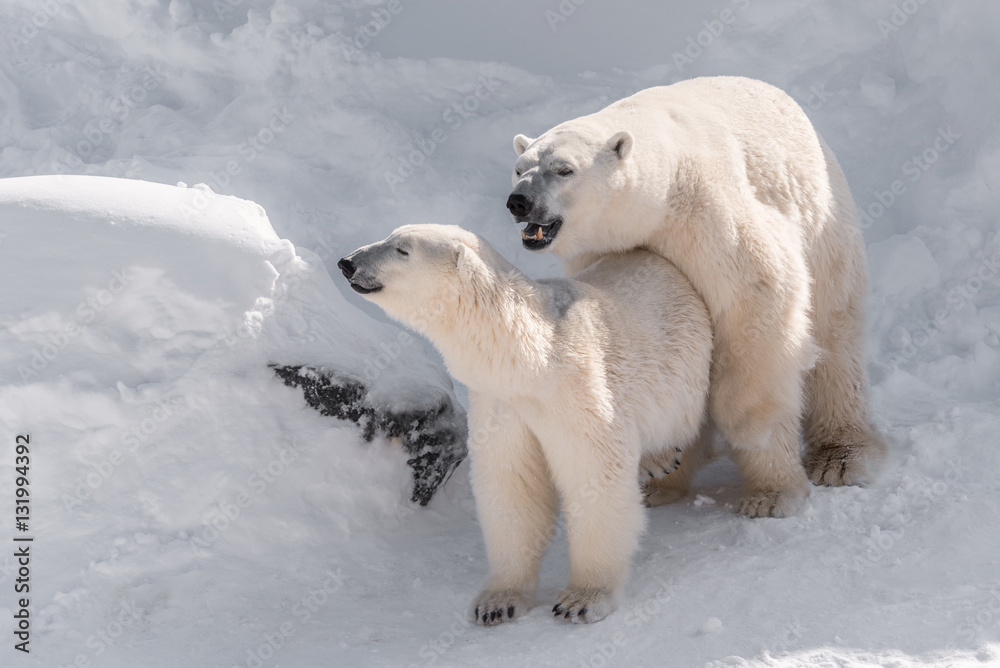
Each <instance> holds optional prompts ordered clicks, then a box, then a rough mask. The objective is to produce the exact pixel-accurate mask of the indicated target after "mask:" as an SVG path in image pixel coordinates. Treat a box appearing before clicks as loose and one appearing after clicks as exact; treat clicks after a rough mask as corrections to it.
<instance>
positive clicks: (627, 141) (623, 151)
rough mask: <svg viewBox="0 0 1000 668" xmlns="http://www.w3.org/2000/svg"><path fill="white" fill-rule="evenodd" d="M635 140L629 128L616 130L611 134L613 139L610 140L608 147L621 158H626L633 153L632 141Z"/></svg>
mask: <svg viewBox="0 0 1000 668" xmlns="http://www.w3.org/2000/svg"><path fill="white" fill-rule="evenodd" d="M634 141H635V140H634V139H633V137H632V133H631V132H629V131H628V130H622V131H621V132H616V133H614V134H613V135H611V139H609V140H608V143H607V147H608V150H610V151H611V152H613V153H615V154H616V155H617V156H618V159H619V160H624V159H625V158H627V157H628V156H629V154H630V153H632V143H633V142H634Z"/></svg>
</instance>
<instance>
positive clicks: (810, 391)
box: [804, 186, 886, 485]
mask: <svg viewBox="0 0 1000 668" xmlns="http://www.w3.org/2000/svg"><path fill="white" fill-rule="evenodd" d="M845 188H846V186H845ZM843 208H844V209H847V210H850V209H852V208H853V204H852V203H850V202H848V203H845V205H844V207H843ZM851 215H852V216H853V214H851ZM849 225H850V226H849V227H848V226H847V225H845V224H844V223H839V224H838V225H833V224H832V223H831V225H830V227H831V228H832V229H840V228H846V229H857V223H856V222H855V221H853V220H852V221H851V222H850V224H849ZM852 236H853V238H851V237H850V236H848V237H845V238H844V239H843V240H842V241H841V243H839V244H835V243H829V244H827V247H825V248H820V249H818V251H819V252H822V253H824V254H825V255H827V256H828V257H832V258H833V261H824V262H823V265H824V266H825V267H828V269H827V273H828V274H831V275H829V276H826V277H824V279H823V280H821V281H817V282H816V285H815V286H814V296H813V299H814V302H815V308H814V315H813V318H814V322H815V328H814V331H815V336H816V339H817V343H819V345H820V347H821V348H822V349H823V354H822V355H821V356H820V358H819V361H818V362H817V364H816V367H815V368H814V369H813V370H812V371H811V372H810V373H809V375H808V376H807V377H806V390H807V391H806V400H807V407H806V411H805V422H804V427H805V440H806V455H805V465H806V471H807V473H808V474H809V479H810V480H812V482H814V483H815V484H817V485H857V484H863V483H865V482H869V481H870V480H871V478H872V476H873V475H874V473H875V469H876V468H877V466H878V464H879V463H880V462H881V461H882V459H883V458H884V456H885V452H886V446H885V442H884V441H883V440H882V438H881V437H880V436H879V435H878V433H877V432H876V431H875V430H874V429H873V428H872V427H871V426H870V423H869V419H868V378H867V374H866V373H865V365H864V350H865V346H864V338H865V326H864V299H865V295H866V294H867V281H866V277H865V271H864V266H865V265H864V262H865V259H864V251H863V247H862V242H861V239H860V236H859V235H857V234H855V235H852ZM834 268H836V269H839V271H838V272H837V273H835V274H833V273H832V272H833V271H834Z"/></svg>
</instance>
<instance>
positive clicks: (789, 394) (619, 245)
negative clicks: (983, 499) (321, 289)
mask: <svg viewBox="0 0 1000 668" xmlns="http://www.w3.org/2000/svg"><path fill="white" fill-rule="evenodd" d="M514 149H515V151H516V152H517V155H518V156H519V157H518V159H517V162H516V163H515V168H514V175H513V183H514V189H513V191H512V192H511V194H510V197H509V198H508V200H507V208H508V209H509V210H510V212H511V213H512V214H513V216H514V218H515V220H516V221H518V222H521V223H527V225H526V227H525V228H524V229H523V230H522V232H521V237H522V243H523V245H524V246H525V247H526V248H529V249H532V250H542V249H549V248H550V249H551V250H552V252H553V253H555V254H556V255H557V256H558V257H560V258H561V259H562V260H563V261H564V264H565V267H566V271H567V273H568V274H572V273H574V272H576V271H579V270H580V269H582V268H584V267H586V266H588V265H589V264H590V263H591V262H593V261H594V260H595V259H596V258H598V257H601V256H602V255H605V254H607V253H616V252H621V251H626V250H629V249H633V248H647V249H650V250H652V251H654V252H656V253H657V254H659V255H662V256H663V257H665V258H667V259H668V260H670V261H671V262H673V263H674V264H675V265H677V267H678V268H680V270H681V271H683V272H684V274H685V275H686V276H687V277H688V278H689V279H690V280H691V282H692V283H693V284H694V287H695V289H696V290H698V292H699V293H700V294H701V296H702V297H703V298H704V300H705V302H706V303H707V304H708V308H709V311H710V313H711V317H712V326H713V328H714V331H715V358H714V364H713V369H712V392H711V397H710V400H709V402H710V413H711V416H712V418H713V420H714V422H715V424H716V425H717V426H718V428H719V429H720V431H721V433H722V435H723V436H724V437H725V439H726V441H727V442H728V443H729V445H730V446H732V447H731V450H730V453H731V455H732V457H733V458H734V459H735V461H736V464H737V466H738V467H739V468H740V470H741V472H742V474H743V478H744V480H745V483H746V489H745V491H744V497H743V500H742V502H741V505H740V512H742V513H743V514H745V515H748V516H751V517H759V516H774V517H780V516H784V515H788V514H790V513H792V512H794V511H795V510H796V508H797V506H798V505H799V502H800V500H801V499H802V498H803V497H804V496H805V495H807V494H808V481H809V479H811V480H812V481H813V482H814V483H817V484H826V485H845V484H857V483H860V482H864V481H865V480H866V479H867V478H868V477H869V476H870V474H871V473H872V470H873V468H874V466H875V465H876V464H877V462H878V461H880V460H881V458H882V456H883V454H884V451H885V445H884V443H883V441H882V440H881V438H880V437H879V436H878V435H877V433H876V432H875V431H874V429H873V428H871V427H870V426H869V420H868V416H867V379H866V374H865V368H864V352H863V348H864V347H863V338H864V330H865V327H864V299H865V293H866V285H867V277H866V267H865V259H864V248H863V242H862V238H861V231H860V228H859V225H858V223H857V214H856V210H855V206H854V202H853V201H852V199H851V194H850V191H849V189H848V186H847V182H846V180H845V179H844V175H843V173H842V172H841V170H840V167H839V166H838V164H837V161H836V158H834V156H833V153H831V151H830V149H829V148H828V147H827V146H826V144H825V143H824V142H823V140H822V139H821V138H820V137H819V136H818V135H817V133H816V131H815V130H814V129H813V127H812V125H811V124H810V122H809V119H808V118H806V115H805V113H803V111H802V109H801V108H800V107H799V106H798V105H797V104H796V103H795V102H794V101H793V100H792V99H791V98H790V97H788V96H787V95H786V94H785V93H783V92H782V91H780V90H778V89H777V88H774V87H772V86H770V85H768V84H765V83H762V82H760V81H754V80H752V79H744V78H738V77H713V78H702V79H692V80H690V81H683V82H680V83H677V84H674V85H672V86H665V87H659V88H650V89H648V90H644V91H641V92H639V93H636V94H635V95H633V96H631V97H628V98H625V99H623V100H620V101H619V102H616V103H614V104H612V105H610V106H608V107H607V108H605V109H603V110H601V111H598V112H597V113H594V114H591V115H589V116H583V117H581V118H577V119H575V120H571V121H568V122H566V123H563V124H561V125H557V126H556V127H554V128H552V129H551V130H549V131H548V132H546V133H544V134H543V135H541V136H540V137H538V138H537V139H529V138H528V137H525V136H524V135H517V136H516V137H515V138H514ZM803 381H805V382H804V383H803ZM803 395H804V396H803ZM803 410H804V417H805V440H806V455H805V467H803V463H802V459H801V455H800V451H799V427H800V420H801V418H802V416H803ZM807 475H808V478H807Z"/></svg>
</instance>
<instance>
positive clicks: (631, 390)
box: [564, 250, 712, 451]
mask: <svg viewBox="0 0 1000 668" xmlns="http://www.w3.org/2000/svg"><path fill="white" fill-rule="evenodd" d="M572 282H573V283H575V284H576V285H577V287H578V288H579V289H580V290H581V291H582V292H586V293H587V294H588V295H589V296H590V297H592V298H593V299H594V301H595V302H596V304H597V305H598V308H599V309H600V310H601V320H602V322H603V324H604V326H605V327H606V339H607V341H606V343H605V346H604V347H605V355H604V357H605V360H604V361H605V365H606V371H607V375H608V384H609V386H610V388H611V390H612V392H613V393H614V395H615V405H616V406H618V407H619V410H621V411H622V412H623V413H628V414H630V417H631V420H629V422H632V423H633V424H635V426H636V427H637V428H638V431H639V438H640V439H641V440H642V442H643V450H644V451H656V450H658V449H661V448H662V447H663V446H664V443H663V440H662V439H663V435H664V434H672V435H673V437H674V439H675V441H676V442H677V443H678V444H679V445H682V444H684V443H685V442H686V441H687V440H690V439H693V438H694V437H695V436H696V435H697V432H698V430H699V428H700V426H701V423H702V420H703V417H704V406H705V399H706V397H707V394H708V387H709V371H710V366H711V358H712V328H711V321H710V319H709V314H708V309H707V308H706V306H705V303H704V302H703V301H702V299H701V297H700V296H699V295H698V293H697V292H696V291H695V290H694V288H693V287H692V285H691V283H690V282H689V281H688V280H687V278H685V276H684V275H683V274H682V273H681V272H680V271H679V270H678V269H677V267H675V266H674V265H673V264H672V263H670V262H668V261H667V260H664V259H663V258H661V257H660V256H658V255H656V254H654V253H651V252H649V251H645V250H637V251H631V252H628V253H620V254H612V255H607V256H604V257H602V258H601V259H600V260H599V261H597V262H595V263H594V264H593V265H591V266H590V267H588V268H587V269H585V270H584V271H582V272H580V273H578V274H576V275H575V276H573V277H572ZM564 319H568V323H567V324H569V325H570V326H572V327H577V326H578V325H577V324H575V323H573V319H572V316H571V314H568V315H567V316H565V317H564Z"/></svg>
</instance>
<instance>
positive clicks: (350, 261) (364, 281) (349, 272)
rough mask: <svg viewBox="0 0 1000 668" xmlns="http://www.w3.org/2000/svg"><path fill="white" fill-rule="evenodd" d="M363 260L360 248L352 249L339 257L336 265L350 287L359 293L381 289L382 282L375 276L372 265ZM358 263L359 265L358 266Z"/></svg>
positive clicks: (365, 293)
mask: <svg viewBox="0 0 1000 668" xmlns="http://www.w3.org/2000/svg"><path fill="white" fill-rule="evenodd" d="M368 264H369V263H366V262H365V258H364V256H363V255H362V251H361V250H357V251H354V252H353V253H351V254H350V255H348V256H347V257H344V258H341V259H340V262H338V263H337V266H338V267H339V268H340V271H341V272H342V273H343V274H344V278H346V279H347V282H348V283H350V284H351V289H352V290H354V291H355V292H357V293H358V294H361V295H368V294H371V293H373V292H378V291H379V290H381V289H382V287H383V286H382V284H381V283H380V282H379V281H378V279H377V278H376V277H375V273H374V271H373V270H372V267H370V266H368ZM359 265H360V266H359Z"/></svg>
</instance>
